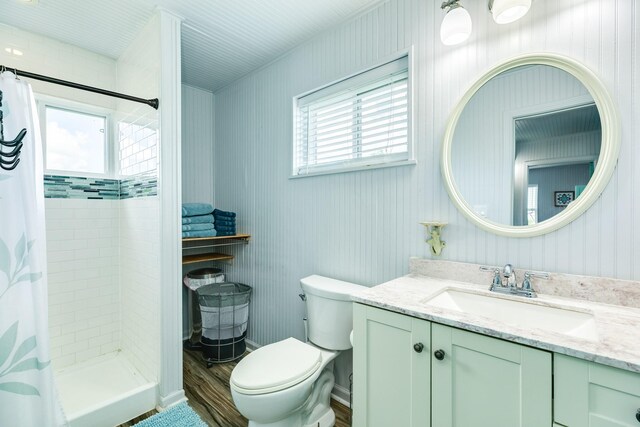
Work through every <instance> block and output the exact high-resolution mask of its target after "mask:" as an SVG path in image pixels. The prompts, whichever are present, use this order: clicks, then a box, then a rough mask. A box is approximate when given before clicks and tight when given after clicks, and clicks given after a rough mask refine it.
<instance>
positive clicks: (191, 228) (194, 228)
mask: <svg viewBox="0 0 640 427" xmlns="http://www.w3.org/2000/svg"><path fill="white" fill-rule="evenodd" d="M205 230H213V224H212V223H208V224H185V225H183V226H182V231H205Z"/></svg>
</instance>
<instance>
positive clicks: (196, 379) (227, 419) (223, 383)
mask: <svg viewBox="0 0 640 427" xmlns="http://www.w3.org/2000/svg"><path fill="white" fill-rule="evenodd" d="M183 358H184V364H183V366H184V370H183V375H184V391H185V393H186V395H187V398H188V399H189V405H190V406H191V407H192V408H193V410H194V411H196V412H197V413H198V415H200V418H202V420H203V421H204V422H206V423H207V424H209V425H210V426H212V427H246V426H247V424H248V421H247V419H246V418H244V417H243V416H242V415H240V413H239V412H238V411H237V410H236V407H235V406H234V404H233V400H232V398H231V391H230V390H229V377H230V376H231V371H232V370H233V368H234V366H236V364H237V362H238V361H234V362H228V363H221V364H216V365H213V367H211V368H210V369H207V367H206V365H205V363H204V361H203V360H202V357H201V355H200V353H199V352H194V351H189V350H184V352H183ZM331 407H332V408H333V410H334V412H335V413H336V427H349V425H350V422H349V408H347V407H346V406H344V405H342V404H341V403H338V402H336V401H335V400H333V399H332V400H331ZM154 413H155V411H152V412H149V413H147V414H144V415H142V416H140V417H138V418H135V419H133V420H131V421H129V422H128V423H125V424H122V425H121V426H119V427H129V426H132V425H134V424H135V423H137V422H139V421H141V420H143V419H145V418H148V417H149V416H151V415H153V414H154Z"/></svg>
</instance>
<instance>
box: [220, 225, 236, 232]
mask: <svg viewBox="0 0 640 427" xmlns="http://www.w3.org/2000/svg"><path fill="white" fill-rule="evenodd" d="M216 231H228V232H229V233H233V234H236V228H235V227H220V226H217V225H216Z"/></svg>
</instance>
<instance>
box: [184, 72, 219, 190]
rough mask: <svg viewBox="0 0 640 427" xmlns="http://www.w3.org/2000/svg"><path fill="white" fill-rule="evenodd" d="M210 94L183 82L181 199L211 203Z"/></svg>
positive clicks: (211, 120)
mask: <svg viewBox="0 0 640 427" xmlns="http://www.w3.org/2000/svg"><path fill="white" fill-rule="evenodd" d="M213 123H214V122H213V94H212V93H211V92H207V91H205V90H202V89H197V88H194V87H192V86H188V85H182V202H183V203H213V200H214V199H213V189H214V182H213V179H212V178H213Z"/></svg>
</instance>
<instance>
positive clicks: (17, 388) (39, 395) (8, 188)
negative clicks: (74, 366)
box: [0, 72, 66, 427]
mask: <svg viewBox="0 0 640 427" xmlns="http://www.w3.org/2000/svg"><path fill="white" fill-rule="evenodd" d="M0 91H2V106H1V107H0V109H1V110H2V112H3V115H4V120H3V125H4V139H5V140H12V139H14V138H15V137H16V135H18V133H19V132H20V130H21V129H23V128H26V130H27V134H26V136H25V137H24V139H23V143H24V146H23V148H22V153H21V155H20V163H19V164H18V166H17V167H16V168H15V169H14V170H12V171H6V170H3V169H0V426H20V427H23V426H24V427H31V426H60V425H65V424H66V422H65V421H64V415H63V413H62V408H61V406H60V403H59V400H58V398H57V394H56V390H55V387H54V384H53V373H52V369H51V362H50V356H49V333H48V326H47V324H48V319H47V317H48V314H47V271H46V270H47V259H46V245H45V243H46V242H45V228H44V189H43V165H42V146H41V142H40V129H39V126H38V122H37V115H36V107H35V101H34V98H33V93H32V91H31V87H30V86H29V84H28V83H26V82H24V81H21V80H18V79H16V77H15V76H14V75H13V74H12V73H9V72H4V73H2V74H0ZM4 152H7V150H6V149H4Z"/></svg>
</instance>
